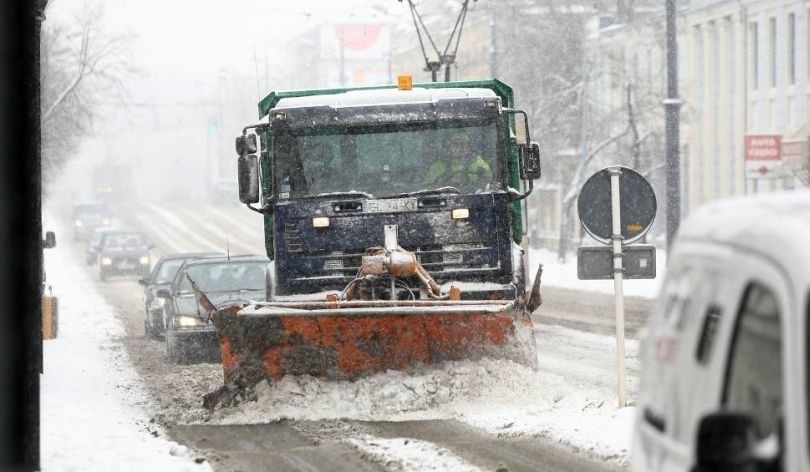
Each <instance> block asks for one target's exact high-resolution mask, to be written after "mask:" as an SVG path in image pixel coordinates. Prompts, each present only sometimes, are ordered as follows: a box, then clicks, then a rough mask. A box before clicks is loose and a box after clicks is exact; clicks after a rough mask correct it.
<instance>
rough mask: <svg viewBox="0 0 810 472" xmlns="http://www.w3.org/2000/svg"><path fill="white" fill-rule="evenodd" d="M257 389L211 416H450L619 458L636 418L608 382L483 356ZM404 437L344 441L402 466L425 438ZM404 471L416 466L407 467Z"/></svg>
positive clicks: (259, 419) (247, 419) (227, 420)
mask: <svg viewBox="0 0 810 472" xmlns="http://www.w3.org/2000/svg"><path fill="white" fill-rule="evenodd" d="M591 336H594V335H591ZM256 394H257V395H256V396H257V400H256V401H255V402H253V401H251V402H247V403H243V404H241V405H238V406H234V407H229V408H223V409H221V410H218V411H216V412H215V413H214V414H213V415H212V417H211V418H210V421H209V423H222V424H245V423H269V422H274V421H280V420H282V419H297V420H313V421H315V420H323V419H334V420H338V419H342V420H362V421H414V420H429V419H456V420H458V421H461V422H463V423H466V424H469V425H471V426H474V427H476V428H479V429H481V430H483V431H485V432H486V433H489V434H492V435H493V436H526V435H529V436H545V437H549V438H554V439H556V440H557V441H559V442H562V443H563V444H566V445H568V446H569V447H571V448H573V449H580V450H583V451H586V452H587V453H588V454H589V455H591V456H594V457H598V458H600V459H604V460H608V461H611V462H614V463H617V464H625V463H626V457H627V453H628V450H629V442H630V430H631V427H632V419H633V408H623V409H618V408H616V400H615V392H614V391H613V390H612V389H611V388H608V387H606V386H600V385H594V384H590V383H582V384H581V383H577V382H575V381H572V380H571V379H569V378H566V377H565V376H563V375H560V374H555V373H548V372H544V371H543V370H542V368H541V371H540V372H539V373H538V372H534V371H532V370H531V369H529V368H527V367H525V366H522V365H519V364H516V363H513V362H511V361H503V360H497V361H496V360H489V359H485V360H482V361H479V362H470V361H465V362H451V363H448V364H447V365H446V366H445V367H444V369H425V370H422V371H419V372H413V373H410V374H407V373H403V372H394V371H389V372H386V373H384V374H379V375H376V376H372V377H367V378H363V379H359V380H357V381H355V382H348V381H346V382H328V381H323V380H319V379H316V378H313V377H310V376H300V377H294V376H288V377H285V378H283V379H282V380H280V381H278V382H274V383H272V384H268V383H266V382H262V383H261V384H260V385H259V386H258V387H257V390H256ZM404 440H405V438H397V439H391V440H382V439H380V438H373V441H372V443H373V444H372V443H369V441H370V440H369V439H368V438H364V437H362V435H361V436H356V437H354V438H351V439H350V440H349V441H348V442H349V443H350V444H352V445H354V446H358V447H359V449H361V450H362V451H364V452H366V453H369V454H372V455H375V457H377V458H385V459H386V460H393V461H397V462H400V463H402V464H403V465H406V464H410V462H408V461H409V460H410V458H411V457H412V456H413V457H416V455H418V454H417V453H418V451H420V450H421V449H420V448H422V447H423V445H421V444H420V442H418V441H417V442H415V443H410V442H409V443H408V444H405V443H403V441H404ZM408 441H412V440H411V439H408ZM359 445H362V447H360V446H359ZM432 447H434V446H432ZM430 454H435V451H433V452H431V453H430ZM440 455H441V456H444V453H442V454H440ZM448 457H451V456H448ZM453 460H455V459H453ZM459 460H460V459H459ZM464 467H465V466H463V464H462V465H459V466H458V468H456V467H455V466H454V467H451V468H449V469H447V470H464ZM405 470H421V469H420V467H416V466H415V467H413V468H411V467H410V466H407V465H406V467H405ZM438 470H444V469H443V468H441V467H440V468H438Z"/></svg>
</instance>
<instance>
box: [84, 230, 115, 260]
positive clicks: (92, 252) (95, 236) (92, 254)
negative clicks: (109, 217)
mask: <svg viewBox="0 0 810 472" xmlns="http://www.w3.org/2000/svg"><path fill="white" fill-rule="evenodd" d="M109 231H115V230H114V229H112V228H96V229H94V230H93V233H92V234H91V235H90V240H88V241H87V250H86V251H85V262H86V263H87V265H93V264H95V263H96V262H98V247H99V245H101V236H102V235H104V233H107V232H109Z"/></svg>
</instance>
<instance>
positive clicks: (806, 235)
mask: <svg viewBox="0 0 810 472" xmlns="http://www.w3.org/2000/svg"><path fill="white" fill-rule="evenodd" d="M808 317H810V192H794V193H790V194H780V195H771V196H764V197H756V198H744V199H735V200H727V201H719V202H715V203H711V204H708V205H706V206H704V207H702V208H701V209H700V210H698V211H697V212H696V213H695V214H694V216H692V217H690V218H689V219H688V220H687V221H686V222H685V223H684V224H683V226H682V227H681V230H680V233H679V235H678V237H677V239H676V242H675V244H674V246H673V249H672V252H671V254H670V256H669V263H668V265H667V273H666V278H665V281H664V284H663V285H662V287H661V293H660V294H659V297H658V300H657V302H656V304H655V306H654V308H653V313H652V314H651V317H650V321H649V324H648V326H647V330H646V332H645V334H644V336H643V338H642V342H641V348H640V350H641V353H640V356H641V362H642V370H641V383H640V386H639V394H638V399H637V402H636V403H637V415H636V420H635V425H634V426H635V428H634V433H633V445H632V459H631V463H632V468H633V470H634V471H638V472H641V471H644V472H648V471H695V472H705V471H736V470H744V471H760V470H768V471H771V470H784V471H810V433H808V427H809V426H810V421H809V420H808V414H809V413H810V410H808V403H807V400H808V391H809V390H810V384H808V366H810V363H808V355H810V353H809V352H808V349H807V346H808V339H810V331H808V327H809V325H808Z"/></svg>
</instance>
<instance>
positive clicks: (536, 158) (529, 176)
mask: <svg viewBox="0 0 810 472" xmlns="http://www.w3.org/2000/svg"><path fill="white" fill-rule="evenodd" d="M518 159H519V161H520V178H521V179H522V180H537V179H539V178H540V175H541V174H542V172H541V170H540V145H539V144H537V143H534V142H532V143H527V144H519V145H518Z"/></svg>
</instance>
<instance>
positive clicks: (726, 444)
mask: <svg viewBox="0 0 810 472" xmlns="http://www.w3.org/2000/svg"><path fill="white" fill-rule="evenodd" d="M774 436H775V435H774ZM766 441H768V438H766V439H764V440H762V441H757V424H756V422H755V421H754V419H753V418H752V417H751V416H749V415H747V414H744V413H729V412H721V413H712V414H709V415H707V416H705V417H703V419H702V420H701V421H700V426H699V427H698V437H697V447H696V454H695V455H696V458H697V464H696V465H695V467H694V468H693V469H692V470H693V472H695V471H698V472H721V471H728V470H744V471H751V472H755V471H759V470H763V471H764V470H769V469H768V467H767V465H768V464H769V463H771V462H773V461H775V460H777V458H778V456H779V452H778V449H779V448H781V445H778V446H776V447H775V448H773V449H776V450H775V451H770V454H768V455H769V456H772V457H763V454H762V453H761V451H762V450H763V449H769V448H767V447H763V445H764V444H763V443H765V442H766Z"/></svg>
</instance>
